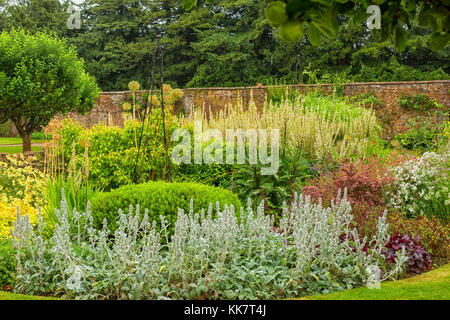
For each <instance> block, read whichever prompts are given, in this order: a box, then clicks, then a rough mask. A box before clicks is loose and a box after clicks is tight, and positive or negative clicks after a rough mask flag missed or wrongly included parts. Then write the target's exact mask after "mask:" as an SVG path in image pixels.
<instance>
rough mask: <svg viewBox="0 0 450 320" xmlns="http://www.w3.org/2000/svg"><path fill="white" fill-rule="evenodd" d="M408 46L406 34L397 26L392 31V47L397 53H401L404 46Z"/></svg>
mask: <svg viewBox="0 0 450 320" xmlns="http://www.w3.org/2000/svg"><path fill="white" fill-rule="evenodd" d="M407 44H408V33H407V32H406V30H405V29H404V28H403V27H402V26H401V25H399V24H398V25H397V26H396V27H395V31H394V45H395V48H396V49H397V50H398V52H402V51H403V50H405V48H406V45H407Z"/></svg>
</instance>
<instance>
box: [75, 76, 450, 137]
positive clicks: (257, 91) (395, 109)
mask: <svg viewBox="0 0 450 320" xmlns="http://www.w3.org/2000/svg"><path fill="white" fill-rule="evenodd" d="M292 88H293V89H295V90H299V91H301V92H306V91H307V90H318V89H319V90H323V91H326V92H329V93H331V92H332V90H333V86H332V85H327V84H320V85H294V86H292ZM183 91H184V97H183V98H182V99H181V100H180V101H178V102H177V104H176V108H175V109H176V110H180V109H183V110H184V112H185V113H186V114H188V113H189V112H190V110H191V109H192V107H193V106H197V107H205V108H207V110H212V112H214V111H217V110H221V109H223V108H225V107H226V106H227V105H229V104H230V103H233V102H235V101H236V100H237V99H238V97H240V98H241V99H242V100H243V101H244V104H247V103H248V101H249V99H250V94H253V100H254V101H255V103H256V105H257V106H258V107H260V106H262V105H263V103H264V99H265V96H266V95H267V92H268V91H267V88H266V87H264V86H260V87H240V88H193V89H184V90H183ZM371 91H373V93H374V94H375V96H376V97H377V98H378V99H379V100H381V101H382V102H383V105H381V106H378V107H377V108H376V112H377V115H378V116H379V118H380V119H381V121H382V124H383V127H384V129H385V136H387V137H392V136H394V135H395V134H397V133H399V132H403V131H405V130H406V123H407V121H408V119H410V118H411V117H414V116H416V114H415V113H414V112H407V111H405V110H404V109H403V108H401V107H400V106H399V105H398V100H399V99H400V97H401V95H402V94H403V93H404V94H407V95H416V94H425V95H427V96H429V97H431V98H434V99H436V100H437V101H438V102H439V103H440V104H442V105H443V106H444V107H445V108H447V109H448V108H450V80H444V81H441V80H437V81H418V82H369V83H351V84H346V85H345V87H344V93H345V95H347V96H353V95H356V94H364V93H369V92H371ZM140 94H142V92H141V93H140ZM129 97H130V92H129V91H123V92H103V93H101V95H100V97H99V99H98V101H97V103H96V105H95V107H94V109H93V110H92V111H91V112H90V113H88V114H86V115H79V114H75V113H72V114H69V116H70V117H72V118H73V119H74V120H77V121H79V122H81V123H83V124H84V125H85V126H87V127H92V126H93V125H95V124H97V123H98V122H99V121H103V122H104V123H107V124H110V125H117V126H123V118H122V111H121V107H120V106H121V104H122V103H123V102H124V101H126V100H127V99H128V98H129Z"/></svg>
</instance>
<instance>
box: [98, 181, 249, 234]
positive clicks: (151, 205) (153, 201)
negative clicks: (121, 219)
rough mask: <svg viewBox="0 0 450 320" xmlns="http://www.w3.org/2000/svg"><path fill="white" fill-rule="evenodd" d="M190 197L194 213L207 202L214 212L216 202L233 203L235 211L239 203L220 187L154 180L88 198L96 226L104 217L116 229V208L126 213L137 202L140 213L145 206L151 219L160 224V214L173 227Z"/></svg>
mask: <svg viewBox="0 0 450 320" xmlns="http://www.w3.org/2000/svg"><path fill="white" fill-rule="evenodd" d="M191 199H193V200H194V212H199V211H200V210H201V209H202V208H204V209H205V210H206V209H207V208H208V206H209V204H210V203H212V204H213V208H214V210H213V211H216V210H215V206H216V202H219V203H220V206H221V208H223V207H224V205H225V204H227V205H228V206H229V205H233V206H234V207H235V209H236V212H237V213H238V212H239V211H240V207H241V206H242V205H241V202H240V200H239V198H238V196H237V195H235V194H234V193H232V192H231V191H228V190H225V189H222V188H216V187H211V186H206V185H202V184H196V183H167V182H162V181H156V182H148V183H144V184H138V185H127V186H124V187H121V188H118V189H115V190H112V191H110V192H101V193H99V194H97V195H96V196H94V197H93V199H92V200H91V210H92V214H93V217H94V221H95V223H96V224H97V227H101V225H102V224H103V220H104V219H106V220H107V222H108V228H110V229H111V230H112V231H114V230H116V228H117V224H116V221H117V217H118V212H119V209H122V210H123V211H124V212H126V213H128V210H129V207H130V205H133V207H134V208H135V207H136V205H137V204H139V205H140V207H141V211H140V212H141V215H142V216H143V215H144V212H145V209H148V215H149V219H150V220H151V221H152V220H154V221H157V223H158V224H159V222H160V218H159V217H160V216H161V215H162V216H164V217H165V219H166V220H167V221H168V222H169V224H170V225H171V226H173V225H174V223H175V221H176V218H177V215H178V209H179V208H180V209H184V210H185V211H187V212H188V211H189V207H190V200H191Z"/></svg>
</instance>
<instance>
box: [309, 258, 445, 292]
mask: <svg viewBox="0 0 450 320" xmlns="http://www.w3.org/2000/svg"><path fill="white" fill-rule="evenodd" d="M301 299H302V300H450V264H447V265H445V266H443V267H441V268H439V269H436V270H433V271H430V272H427V273H424V274H421V275H418V276H415V277H411V278H408V279H403V280H398V281H388V282H383V283H382V284H381V288H380V289H369V288H366V287H362V288H356V289H351V290H346V291H341V292H335V293H330V294H325V295H318V296H309V297H303V298H301Z"/></svg>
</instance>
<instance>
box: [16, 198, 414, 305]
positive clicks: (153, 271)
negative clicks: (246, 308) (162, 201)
mask: <svg viewBox="0 0 450 320" xmlns="http://www.w3.org/2000/svg"><path fill="white" fill-rule="evenodd" d="M212 206H213V204H212V203H210V204H209V207H208V215H207V216H206V217H205V210H204V209H202V210H201V211H199V212H198V213H195V214H194V212H192V211H193V205H192V201H191V206H190V211H191V212H189V214H186V213H185V211H184V210H183V209H179V210H178V216H177V220H176V221H175V224H174V228H173V230H172V229H169V227H170V225H169V223H168V221H167V220H166V218H165V217H164V216H162V215H161V216H160V227H158V223H157V222H156V221H155V220H153V221H152V223H150V222H149V217H148V210H145V214H144V217H143V219H142V220H140V206H139V205H137V206H136V210H135V211H134V212H131V213H130V214H126V213H124V212H123V211H122V210H119V218H118V221H117V224H118V227H117V229H116V231H115V234H114V235H113V234H111V231H110V230H109V229H108V227H107V220H106V219H104V220H103V228H102V229H100V230H97V229H95V228H93V227H91V226H89V225H90V222H89V219H88V218H87V217H88V215H89V214H90V213H83V212H81V213H79V214H78V213H75V214H74V216H75V217H78V218H75V219H68V214H67V208H63V209H62V210H61V212H60V213H58V214H59V215H60V217H61V220H60V222H59V223H58V224H57V225H56V226H55V230H54V233H53V235H52V236H51V238H50V239H45V238H44V237H42V236H41V235H40V234H39V233H34V231H33V227H32V226H31V224H30V221H29V219H28V216H24V217H21V216H20V212H19V210H18V213H17V221H15V222H14V230H12V240H13V244H14V247H15V248H16V250H18V255H17V257H18V258H17V259H18V261H17V270H18V276H17V279H18V287H17V288H18V289H21V290H23V291H24V292H27V290H31V289H30V288H38V293H46V292H47V293H48V292H52V290H53V289H50V288H55V287H56V288H62V289H61V290H62V292H63V293H64V294H66V295H67V296H68V297H71V298H80V299H96V298H99V297H108V298H111V299H155V298H156V297H161V296H169V297H170V298H173V299H186V298H192V297H197V296H198V293H196V289H197V288H198V287H199V286H206V290H210V292H214V291H217V292H224V291H225V290H229V291H230V292H234V291H238V290H239V288H238V287H237V286H236V282H235V280H236V276H239V275H240V274H243V275H244V276H243V277H242V280H240V285H242V286H249V287H250V286H251V284H250V283H248V281H254V280H249V279H248V277H247V276H245V274H247V273H248V269H244V268H242V266H249V265H251V266H252V268H254V270H251V271H252V272H254V274H255V275H256V274H267V270H268V269H267V262H268V261H270V264H271V265H272V264H273V266H275V267H277V268H278V269H277V270H279V272H278V273H277V275H276V281H268V282H265V284H264V286H263V287H262V288H260V289H258V290H260V291H258V292H257V294H258V295H259V294H260V295H261V296H263V295H267V296H268V297H273V298H285V297H293V296H298V290H299V288H298V283H297V281H294V282H293V281H292V279H298V280H300V281H302V286H304V288H305V290H312V292H316V291H317V290H318V289H317V286H316V281H313V282H314V285H312V284H311V283H310V282H309V280H308V279H309V278H311V269H312V268H313V267H314V266H317V265H320V266H321V268H319V270H318V271H317V272H318V274H317V275H316V276H317V277H321V278H322V279H324V281H328V284H327V288H329V289H330V291H332V290H337V289H338V288H342V287H349V288H350V287H353V286H358V285H359V286H360V285H364V284H365V283H366V282H367V283H369V282H370V280H371V279H368V277H369V276H368V272H367V268H368V267H370V266H378V265H379V263H380V261H381V260H382V259H383V255H382V253H381V248H382V245H384V244H383V241H385V240H386V233H387V224H386V217H385V215H383V217H382V218H380V220H379V226H378V232H377V236H376V237H375V241H376V244H375V246H374V248H380V250H378V249H376V250H375V249H372V248H371V249H370V250H369V251H368V252H365V250H364V248H365V245H366V244H367V239H366V238H364V239H363V240H362V241H361V240H360V239H359V237H358V233H357V231H356V229H355V228H353V229H352V228H351V226H350V222H351V215H350V212H351V207H350V206H349V203H348V201H346V197H345V191H344V198H343V199H342V200H341V201H338V202H336V203H333V208H324V207H322V205H321V204H314V203H313V202H312V201H311V198H310V197H309V196H303V195H297V194H296V195H295V196H294V201H293V202H292V204H291V205H290V206H288V205H287V204H286V203H284V205H283V211H282V214H281V217H280V228H276V227H275V223H274V219H273V217H271V216H269V215H266V214H265V213H264V201H261V203H260V204H259V206H258V208H257V211H256V212H255V211H254V210H253V209H252V205H251V200H249V201H248V210H247V211H246V210H244V208H243V207H241V208H240V210H241V218H240V219H238V217H237V216H236V213H235V208H234V206H232V205H228V204H225V205H224V209H223V211H222V210H220V205H219V204H218V203H216V209H217V218H213V215H212ZM83 224H84V225H83ZM77 228H78V230H87V232H83V234H81V233H80V232H79V233H78V237H74V236H73V235H71V231H72V230H77ZM172 231H173V235H172ZM72 232H73V231H72ZM342 235H347V236H346V237H345V238H344V239H343V240H342V239H341V236H342ZM170 236H171V238H170V239H169V237H170ZM81 237H83V239H81ZM80 248H81V250H80ZM25 253H26V255H25ZM24 256H26V257H27V260H26V261H24V259H23V257H24ZM406 259H407V255H406V251H405V250H403V252H402V253H401V254H400V255H399V256H398V257H397V259H396V264H395V269H394V270H391V271H388V272H385V271H384V269H381V270H383V271H382V273H383V274H381V276H382V279H381V281H383V279H387V278H389V277H391V278H394V277H395V275H396V274H398V273H399V272H400V270H402V267H403V266H404V265H405V261H406ZM340 261H345V263H341V262H340ZM320 272H322V273H320ZM92 279H95V282H94V283H93V282H92ZM205 279H207V281H205ZM325 279H328V280H325ZM342 279H345V280H342ZM99 283H102V284H103V285H102V286H97V284H99ZM180 284H181V285H180ZM41 288H42V289H41ZM225 288H228V289H225ZM230 288H231V289H230ZM39 290H40V291H39ZM315 290H316V291H315ZM320 290H321V289H320ZM274 292H275V294H274ZM240 294H241V293H240ZM242 294H245V293H242ZM254 294H255V293H252V295H253V296H254ZM220 297H221V296H220V295H219V297H218V298H220ZM236 297H238V296H236ZM244 297H245V298H251V296H244Z"/></svg>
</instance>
